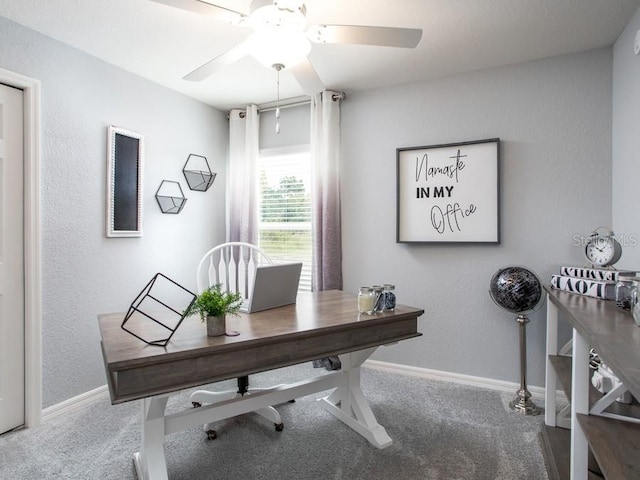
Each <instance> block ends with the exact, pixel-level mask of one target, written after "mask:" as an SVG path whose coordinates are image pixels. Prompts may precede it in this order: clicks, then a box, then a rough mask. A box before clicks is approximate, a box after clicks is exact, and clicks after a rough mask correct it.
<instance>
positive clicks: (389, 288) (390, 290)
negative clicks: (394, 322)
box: [382, 283, 396, 312]
mask: <svg viewBox="0 0 640 480" xmlns="http://www.w3.org/2000/svg"><path fill="white" fill-rule="evenodd" d="M382 287H383V296H384V310H387V311H390V312H393V311H394V310H395V309H396V294H395V291H394V290H395V289H396V286H395V285H391V284H389V283H385V284H384V285H383V286H382Z"/></svg>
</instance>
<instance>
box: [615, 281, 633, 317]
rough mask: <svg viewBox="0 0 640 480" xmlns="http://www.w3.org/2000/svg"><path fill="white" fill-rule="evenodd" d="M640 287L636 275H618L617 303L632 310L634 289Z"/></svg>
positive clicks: (620, 306)
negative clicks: (635, 278)
mask: <svg viewBox="0 0 640 480" xmlns="http://www.w3.org/2000/svg"><path fill="white" fill-rule="evenodd" d="M637 288H638V282H636V281H635V280H634V277H629V276H626V275H620V276H618V282H617V283H616V305H617V306H618V308H621V309H623V310H631V308H632V307H633V305H632V300H633V299H634V291H636V290H637Z"/></svg>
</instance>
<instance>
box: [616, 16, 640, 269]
mask: <svg viewBox="0 0 640 480" xmlns="http://www.w3.org/2000/svg"><path fill="white" fill-rule="evenodd" d="M638 30H640V9H638V11H636V14H635V15H634V17H633V18H632V19H631V21H630V22H629V23H628V24H627V26H626V28H625V29H624V31H623V32H622V35H620V37H619V38H618V41H617V42H616V43H615V45H614V48H613V227H614V231H615V233H616V235H617V236H618V238H619V240H620V242H621V244H622V246H623V250H622V251H623V253H622V258H621V259H620V266H621V267H623V268H628V269H631V270H640V207H639V205H638V198H639V197H638V190H637V185H638V179H639V178H640V55H638V56H637V55H634V53H633V44H634V40H635V37H636V33H637V32H638Z"/></svg>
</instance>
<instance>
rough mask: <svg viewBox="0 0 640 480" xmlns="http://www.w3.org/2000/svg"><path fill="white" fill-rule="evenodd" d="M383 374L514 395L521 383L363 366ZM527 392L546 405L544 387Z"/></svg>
mask: <svg viewBox="0 0 640 480" xmlns="http://www.w3.org/2000/svg"><path fill="white" fill-rule="evenodd" d="M363 366H364V367H369V368H372V369H375V370H380V371H382V372H389V373H398V374H401V375H410V376H414V377H420V378H426V379H429V380H440V381H443V382H452V383H459V384H461V385H470V386H473V387H480V388H488V389H490V390H497V391H499V392H507V393H513V394H515V392H517V391H518V389H519V388H520V384H519V383H514V382H505V381H503V380H495V379H493V378H484V377H474V376H471V375H463V374H461V373H452V372H444V371H441V370H431V369H429V368H421V367H412V366H410V365H402V364H399V363H389V362H382V361H380V360H367V361H365V363H364V364H363ZM527 390H529V393H531V397H532V398H533V399H535V400H536V402H537V403H538V404H539V405H542V404H543V403H544V387H536V386H529V385H527ZM556 398H557V400H558V401H559V402H567V397H566V395H565V394H564V392H562V391H560V390H558V391H557V392H556Z"/></svg>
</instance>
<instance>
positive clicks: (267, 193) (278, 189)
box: [258, 145, 312, 291]
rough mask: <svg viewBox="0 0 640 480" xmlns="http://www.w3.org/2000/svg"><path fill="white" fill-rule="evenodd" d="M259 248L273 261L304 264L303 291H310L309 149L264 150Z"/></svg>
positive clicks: (260, 163) (260, 185) (301, 277)
mask: <svg viewBox="0 0 640 480" xmlns="http://www.w3.org/2000/svg"><path fill="white" fill-rule="evenodd" d="M258 167H259V168H258V171H259V180H258V185H259V189H260V200H259V201H260V207H259V212H260V216H259V230H260V240H259V242H260V248H262V249H263V250H264V251H265V252H266V253H267V255H269V256H270V257H271V259H272V260H274V261H276V262H278V263H281V262H302V274H301V276H300V287H299V289H300V290H306V291H310V290H311V258H312V250H311V246H312V238H311V160H310V154H309V146H308V145H305V146H303V147H287V148H277V149H272V150H261V151H260V159H259V163H258Z"/></svg>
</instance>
